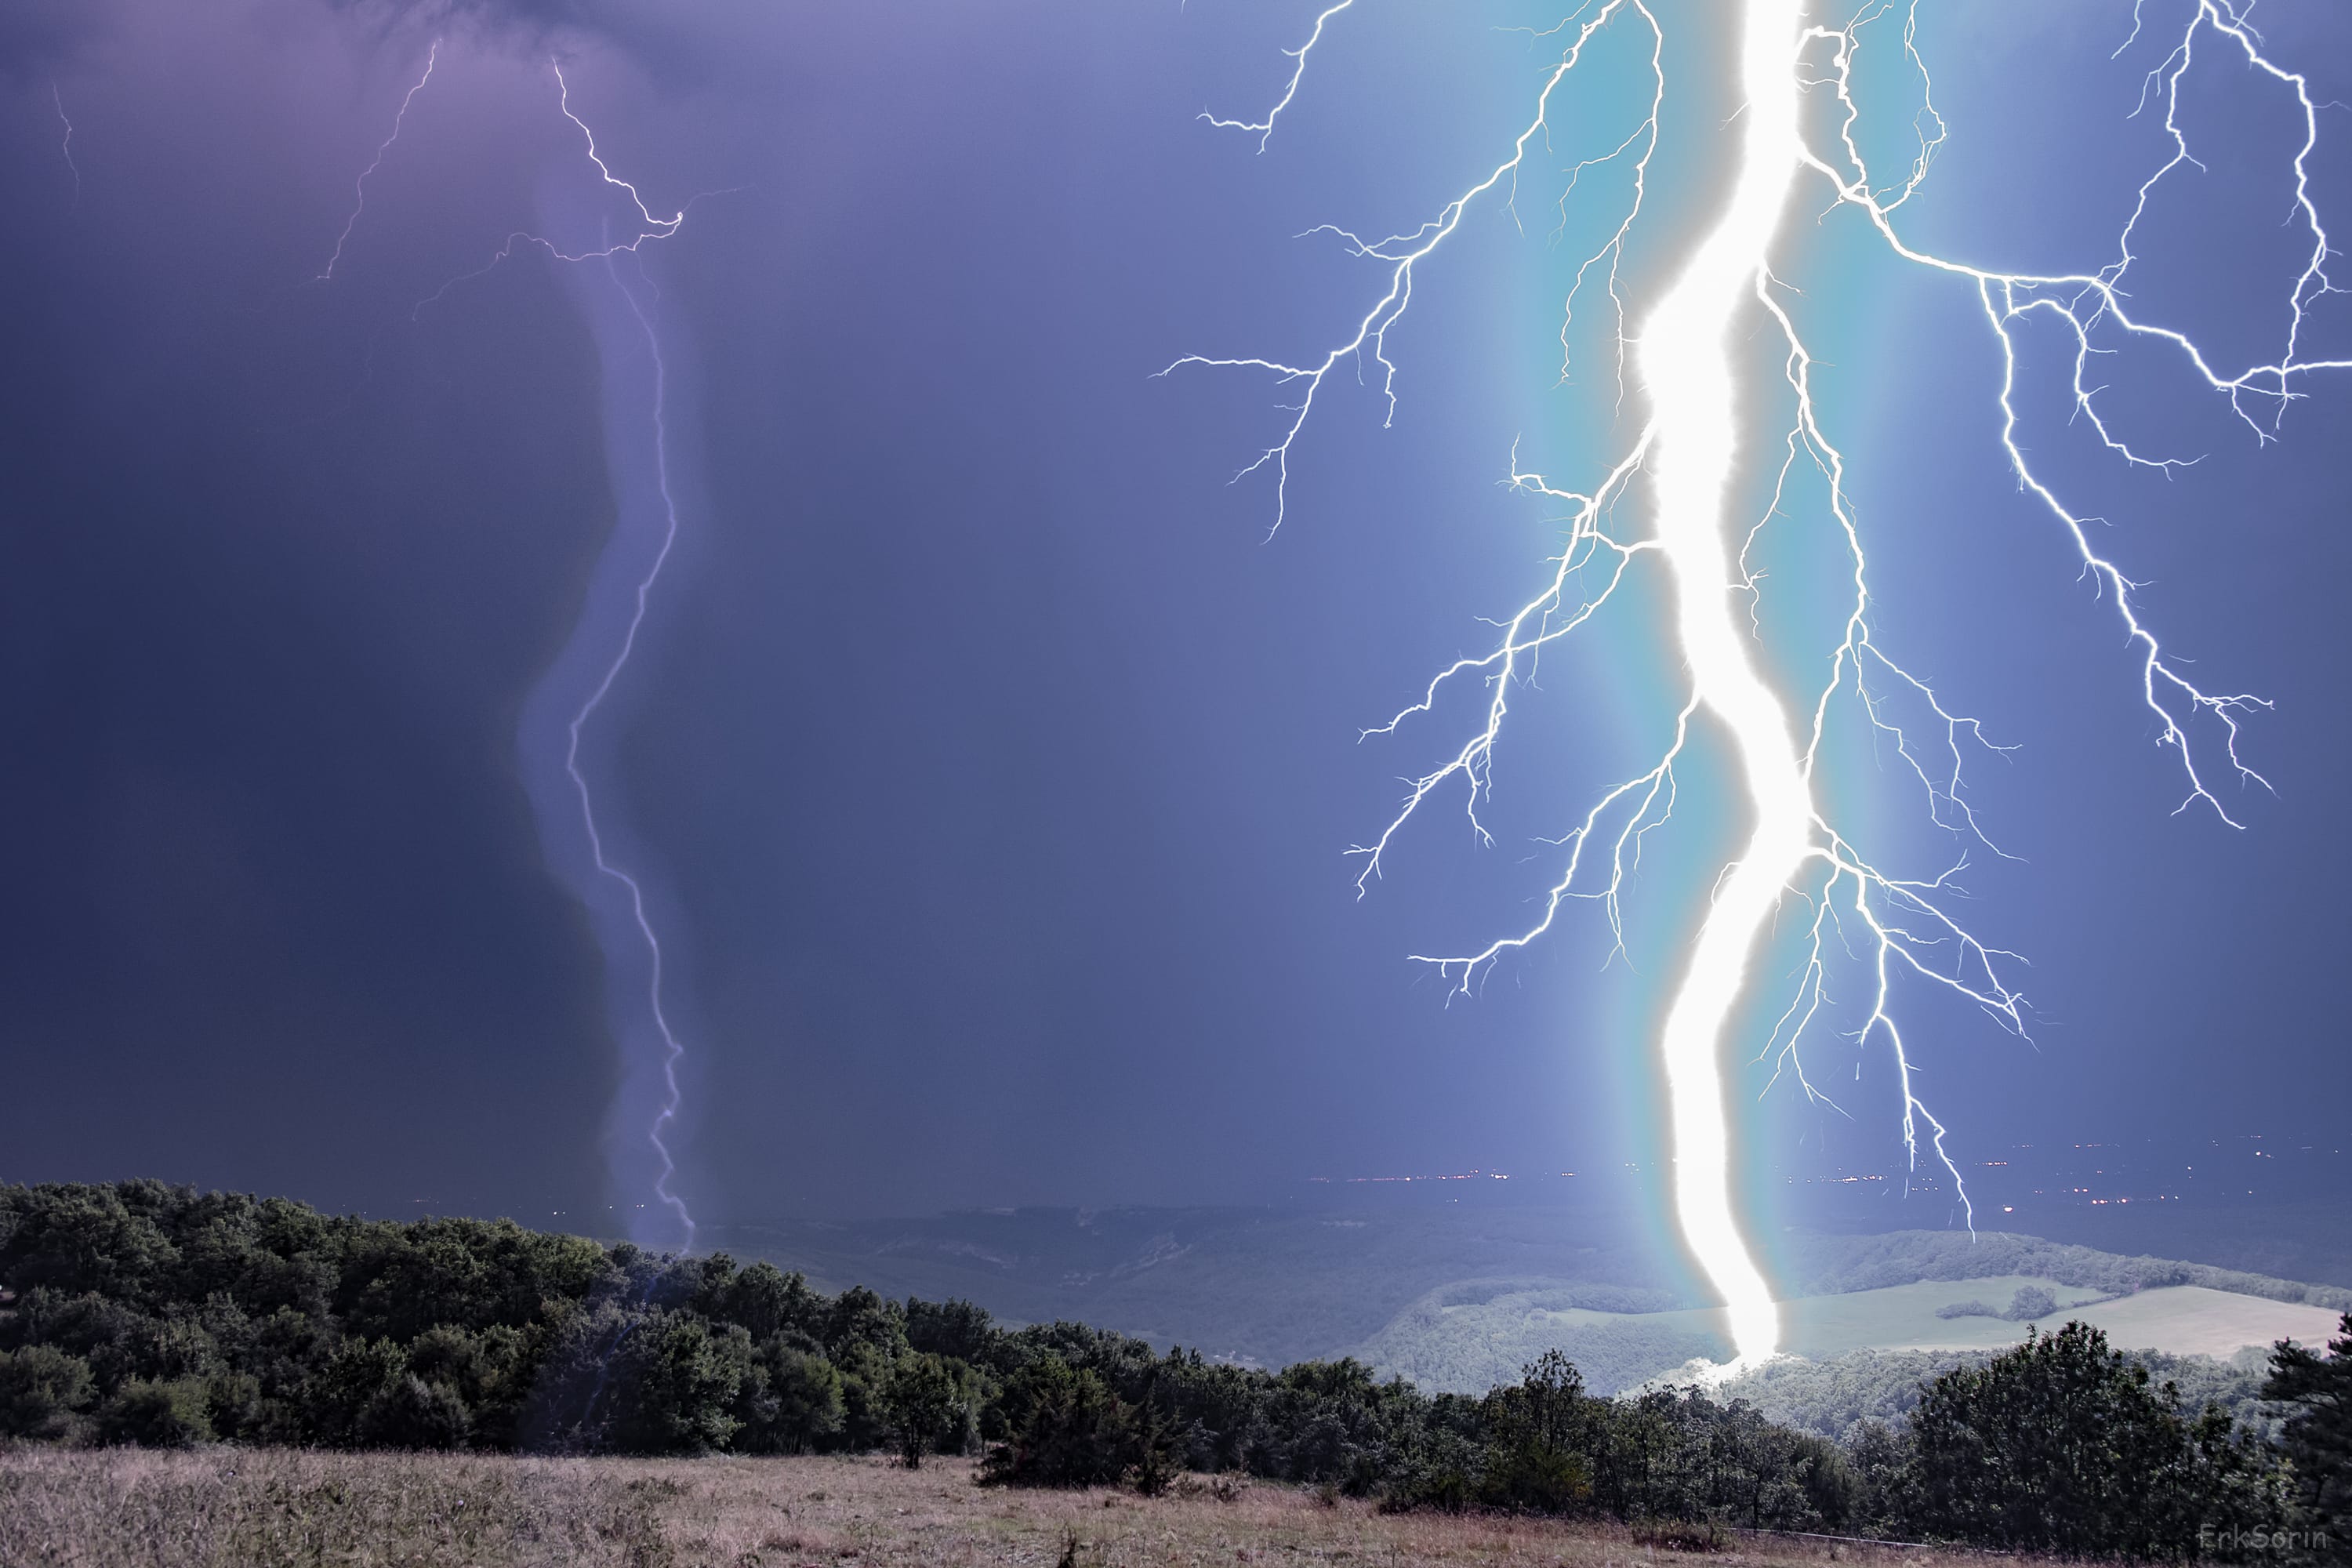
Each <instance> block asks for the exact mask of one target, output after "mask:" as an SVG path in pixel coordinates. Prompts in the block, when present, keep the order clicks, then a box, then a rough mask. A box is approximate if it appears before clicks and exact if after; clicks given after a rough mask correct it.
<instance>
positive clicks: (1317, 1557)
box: [0, 1448, 1971, 1568]
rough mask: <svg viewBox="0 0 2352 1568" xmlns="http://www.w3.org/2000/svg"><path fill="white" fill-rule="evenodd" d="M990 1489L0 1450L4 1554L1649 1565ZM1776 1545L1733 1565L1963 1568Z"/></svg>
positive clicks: (1504, 1533) (763, 1564)
mask: <svg viewBox="0 0 2352 1568" xmlns="http://www.w3.org/2000/svg"><path fill="white" fill-rule="evenodd" d="M1183 1490H1184V1491H1185V1492H1186V1493H1187V1494H1188V1495H1171V1496H1168V1497H1162V1498H1152V1499H1146V1498H1139V1497H1135V1496H1133V1495H1131V1494H1127V1493H1117V1492H1104V1491H1090V1492H1084V1491H1082V1492H1014V1491H1003V1490H995V1489H982V1488H980V1487H978V1486H975V1485H974V1484H973V1481H972V1467H971V1465H970V1464H969V1463H968V1462H965V1461H961V1460H954V1461H950V1460H934V1461H932V1462H931V1463H930V1464H929V1465H928V1466H926V1467H925V1468H923V1469H921V1470H919V1471H909V1470H903V1469H898V1468H892V1467H891V1466H889V1465H888V1464H887V1463H885V1462H883V1461H881V1460H878V1459H848V1458H799V1459H736V1458H711V1459H691V1460H669V1461H660V1460H646V1459H568V1460H567V1459H527V1458H488V1457H436V1456H426V1455H384V1454H373V1455H354V1454H323V1453H297V1452H289V1451H272V1450H255V1449H233V1448H222V1449H215V1450H211V1451H206V1452H198V1453H190V1454H163V1453H153V1452H140V1451H135V1450H123V1449H103V1450H79V1451H73V1450H59V1449H20V1450H16V1451H14V1452H5V1453H0V1563H5V1564H6V1565H7V1568H20V1565H21V1568H34V1565H39V1568H51V1565H55V1568H133V1565H136V1568H312V1565H315V1568H326V1565H329V1564H332V1565H334V1568H493V1565H497V1568H506V1565H515V1568H558V1565H561V1568H788V1565H789V1568H800V1565H804V1564H821V1565H824V1568H835V1565H843V1564H857V1565H862V1568H914V1565H916V1564H922V1565H924V1568H969V1565H977V1564H982V1563H1030V1564H1038V1565H1041V1568H1147V1565H1149V1568H1175V1565H1180V1564H1209V1563H1214V1564H1218V1565H1220V1568H1224V1565H1228V1564H1235V1563H1252V1564H1267V1565H1287V1564H1297V1565H1304V1564H1307V1563H1315V1564H1330V1563H1349V1564H1360V1565H1365V1568H1405V1565H1408V1564H1422V1563H1428V1564H1512V1565H1517V1568H1537V1565H1538V1564H1555V1565H1562V1568H1566V1565H1574V1568H1606V1565H1611V1564H1619V1563H1626V1564H1631V1563H1654V1562H1655V1561H1656V1559H1657V1557H1658V1555H1659V1552H1658V1549H1657V1548H1655V1547H1654V1546H1652V1545H1648V1544H1644V1543H1643V1542H1639V1541H1636V1540H1635V1539H1634V1538H1633V1535H1632V1534H1631V1533H1630V1532H1628V1531H1625V1530H1623V1529H1622V1528H1618V1527H1612V1526H1600V1525H1582V1524H1578V1525H1570V1524H1562V1523H1556V1522H1549V1521H1540V1520H1524V1519H1511V1518H1504V1517H1484V1516H1476V1515H1469V1516H1446V1515H1438V1514H1406V1515H1384V1514H1381V1513H1378V1512H1376V1511H1375V1510H1373V1509H1372V1507H1371V1506H1370V1504H1369V1503H1364V1502H1358V1501H1352V1500H1338V1501H1336V1502H1333V1503H1326V1502H1324V1501H1322V1500H1318V1498H1317V1497H1315V1496H1314V1495H1312V1494H1310V1493H1307V1492H1302V1491H1298V1490H1296V1489H1290V1488H1285V1487H1269V1486H1264V1485H1246V1486H1243V1487H1241V1488H1239V1489H1229V1490H1228V1491H1226V1492H1225V1493H1224V1494H1223V1495H1220V1494H1219V1493H1218V1492H1217V1491H1216V1490H1214V1489H1211V1488H1209V1487H1208V1486H1207V1485H1205V1484H1204V1483H1203V1482H1202V1481H1198V1480H1196V1481H1192V1482H1191V1483H1189V1484H1188V1485H1187V1486H1186V1487H1185V1488H1184V1489H1183ZM1970 1556H1971V1554H1969V1553H1962V1552H1926V1551H1907V1552H1897V1551H1895V1550H1891V1549H1880V1548H1874V1547H1868V1546H1857V1545H1853V1544H1834V1543H1830V1542H1820V1541H1811V1540H1797V1539H1789V1538H1772V1537H1740V1536H1735V1537H1733V1538H1732V1544H1731V1548H1730V1550H1728V1551H1727V1552H1722V1553H1720V1554H1718V1555H1717V1556H1715V1557H1714V1558H1713V1559H1712V1560H1713V1561H1716V1562H1719V1563H1726V1564H1742V1565H1744V1564H1751V1563H1790V1564H1804V1565H1810V1564H1814V1563H1828V1562H1831V1561H1838V1562H1842V1563H1861V1564H1864V1565H1865V1568H1873V1565H1875V1564H1880V1563H1886V1564H1892V1563H1896V1562H1900V1563H1906V1564H1912V1565H1919V1568H1927V1565H1932V1564H1937V1563H1957V1562H1958V1561H1961V1560H1963V1559H1964V1558H1969V1557H1970Z"/></svg>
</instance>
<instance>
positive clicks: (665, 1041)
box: [563, 111, 694, 1252]
mask: <svg viewBox="0 0 2352 1568" xmlns="http://www.w3.org/2000/svg"><path fill="white" fill-rule="evenodd" d="M567 112H568V111H567ZM601 166H602V165H601V164H600V165H599V167H601ZM605 267H606V268H607V269H608V270H609V271H610V272H611V273H612V276H613V284H614V287H615V288H617V289H620V291H621V297H622V298H623V299H625V300H627V301H628V302H629V313H630V314H631V315H633V316H635V318H636V321H637V325H638V327H639V328H640V329H641V330H642V331H644V332H645V334H646V351H647V352H648V353H650V354H651V355H652V356H653V362H654V406H653V426H654V478H655V488H656V490H657V491H658V493H659V494H660V496H661V503H662V538H661V547H660V549H658V550H656V552H654V559H653V563H652V564H651V565H650V566H648V567H646V574H645V575H644V576H643V577H641V578H639V579H638V580H637V587H636V595H635V600H634V602H633V607H632V608H631V610H630V614H629V625H628V629H627V630H626V631H625V633H624V634H623V635H622V637H621V646H620V648H619V649H618V651H616V652H615V653H614V655H613V662H612V663H611V664H609V665H607V666H606V667H605V669H604V679H602V680H600V681H598V682H597V683H596V689H595V690H594V691H593V692H591V693H590V694H589V697H588V700H587V701H585V702H583V703H582V704H581V706H580V710H579V711H578V712H577V713H574V714H573V715H572V722H571V724H570V725H569V726H568V728H567V730H566V734H567V735H568V736H569V742H570V743H569V745H568V747H567V749H566V750H565V752H564V754H563V771H564V773H566V774H567V775H569V776H570V778H571V780H572V788H573V789H574V790H575V791H577V792H578V794H579V796H580V820H581V822H582V824H583V826H586V828H587V829H588V843H589V847H590V848H591V850H592V851H593V854H594V856H595V860H596V870H597V872H598V874H599V875H601V876H604V877H609V878H611V879H613V880H614V881H615V882H617V883H619V884H620V886H621V888H622V889H623V890H624V891H625V892H626V893H627V895H628V900H629V915H630V918H631V919H633V920H634V921H636V926H637V934H638V935H639V936H641V937H643V938H644V939H645V943H646V957H647V959H648V960H649V961H650V963H651V965H652V969H651V973H650V976H649V978H648V979H647V981H646V1006H647V1008H648V1009H649V1010H650V1012H651V1013H652V1016H653V1021H654V1027H655V1028H656V1029H657V1030H658V1031H660V1034H661V1040H662V1085H663V1089H664V1092H665V1095H666V1098H665V1099H664V1100H663V1101H662V1107H661V1110H660V1111H659V1112H658V1113H657V1114H656V1116H655V1117H654V1121H653V1125H652V1126H651V1127H649V1128H647V1129H646V1141H647V1142H650V1143H652V1145H653V1146H654V1152H656V1154H658V1155H660V1156H661V1165H662V1168H661V1174H660V1175H659V1176H657V1177H656V1178H655V1180H654V1195H655V1196H656V1197H658V1198H659V1199H660V1200H661V1201H662V1202H663V1203H664V1204H665V1205H667V1206H668V1207H669V1210H670V1212H671V1213H672V1214H675V1215H677V1220H678V1223H679V1224H680V1225H682V1226H685V1227H686V1245H685V1247H683V1248H681V1250H683V1251H688V1252H691V1251H692V1250H694V1215H691V1214H689V1213H688V1211H687V1206H686V1203H685V1200H684V1199H682V1198H680V1197H679V1196H678V1195H677V1194H676V1193H674V1192H672V1191H670V1180H671V1178H672V1177H674V1176H676V1175H677V1163H676V1162H675V1161H674V1160H673V1159H672V1158H671V1156H670V1149H669V1141H668V1139H667V1137H665V1136H664V1134H665V1133H666V1132H667V1131H668V1130H669V1128H670V1127H671V1126H672V1125H673V1124H674V1123H675V1122H676V1121H677V1112H678V1106H679V1103H680V1100H679V1094H678V1087H677V1064H678V1058H681V1057H683V1056H685V1055H686V1047H683V1046H681V1045H679V1044H678V1040H677V1034H676V1032H674V1031H673V1030H672V1029H671V1028H670V1025H669V1018H668V1016H667V1014H665V1013H664V1012H663V1010H662V947H661V938H660V937H659V936H658V935H656V933H655V931H654V924H653V921H652V920H651V919H649V918H648V917H647V915H646V892H645V889H644V888H642V887H640V886H639V885H638V883H637V879H635V877H632V876H631V875H630V874H629V873H628V872H627V871H626V870H625V869H623V868H620V867H619V866H616V865H614V864H613V862H611V861H610V860H608V859H606V858H604V837H603V835H602V834H600V833H599V832H598V831H597V828H596V806H595V802H594V800H593V797H592V796H591V795H590V794H589V791H588V776H587V774H585V773H582V772H581V771H580V731H581V730H582V729H583V727H585V726H586V724H587V722H588V721H589V719H590V718H591V717H593V715H594V713H595V711H596V710H597V709H598V708H600V707H602V706H604V699H605V697H606V695H607V694H609V693H610V692H611V691H612V689H613V683H614V681H615V680H618V679H620V676H621V671H622V670H623V669H624V668H626V667H627V665H628V662H629V656H630V655H632V654H633V653H635V651H636V647H637V633H638V631H639V629H640V628H642V627H643V626H645V623H646V602H647V600H648V599H650V598H651V597H652V595H653V591H654V584H655V583H656V581H657V580H658V579H659V578H660V576H661V574H662V568H663V566H665V565H666V564H667V563H668V561H669V555H670V550H671V548H672V547H673V546H674V545H676V544H677V497H676V496H674V495H673V494H671V492H670V480H669V428H668V426H667V422H666V415H667V409H668V394H669V367H668V365H667V364H666V363H664V362H663V360H662V352H661V337H660V334H658V333H657V332H656V331H654V323H653V318H652V317H650V316H648V315H646V310H645V307H644V306H643V305H641V304H639V303H638V302H637V296H636V294H635V291H634V290H633V289H630V288H629V286H628V284H627V283H626V282H625V281H623V279H622V278H621V272H620V268H618V267H617V266H616V265H614V258H612V257H610V256H607V257H606V258H605Z"/></svg>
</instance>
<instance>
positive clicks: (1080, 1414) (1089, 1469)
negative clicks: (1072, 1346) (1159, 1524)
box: [981, 1352, 1136, 1487]
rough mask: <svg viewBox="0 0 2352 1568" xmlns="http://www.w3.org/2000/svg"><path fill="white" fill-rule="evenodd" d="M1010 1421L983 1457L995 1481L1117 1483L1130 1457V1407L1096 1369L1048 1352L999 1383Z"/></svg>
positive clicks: (984, 1469)
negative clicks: (1080, 1366) (1002, 1390)
mask: <svg viewBox="0 0 2352 1568" xmlns="http://www.w3.org/2000/svg"><path fill="white" fill-rule="evenodd" d="M1003 1400H1004V1409H1005V1417H1006V1424H1007V1427H1008V1431H1007V1434H1006V1436H1005V1437H1004V1440H1003V1441H1002V1442H1000V1443H998V1444H996V1445H994V1446H993V1447H991V1448H990V1449H989V1450H988V1453H987V1456H986V1458H984V1459H983V1460H982V1464H981V1479H982V1480H984V1481H987V1482H989V1483H990V1484H992V1485H998V1486H1007V1485H1009V1486H1033V1487H1098V1486H1114V1485H1116V1484H1118V1480H1119V1478H1121V1477H1122V1476H1124V1475H1125V1474H1126V1473H1127V1470H1128V1467H1129V1465H1131V1464H1132V1463H1134V1460H1135V1436H1136V1434H1135V1414H1134V1412H1133V1410H1132V1409H1130V1408H1129V1406H1128V1405H1127V1404H1126V1403H1125V1402H1124V1401H1122V1400H1121V1399H1120V1398H1119V1397H1118V1395H1117V1394H1113V1393H1112V1392H1111V1390H1110V1387H1109V1385H1108V1384H1106V1383H1104V1381H1103V1380H1102V1378H1101V1377H1100V1376H1099V1375H1097V1373H1095V1372H1093V1371H1092V1370H1090V1369H1086V1368H1074V1367H1072V1366H1071V1365H1070V1364H1069V1363H1067V1362H1066V1361H1064V1360H1063V1359H1062V1358H1061V1357H1060V1356H1058V1355H1055V1354H1052V1353H1050V1352H1049V1353H1047V1354H1045V1355H1043V1356H1040V1357H1038V1358H1037V1359H1036V1360H1035V1361H1033V1362H1031V1363H1028V1364H1027V1365H1026V1366H1024V1367H1023V1368H1022V1369H1021V1370H1020V1371H1018V1372H1016V1373H1013V1377H1012V1378H1011V1380H1010V1381H1008V1382H1007V1383H1006V1384H1005V1388H1004V1395H1003Z"/></svg>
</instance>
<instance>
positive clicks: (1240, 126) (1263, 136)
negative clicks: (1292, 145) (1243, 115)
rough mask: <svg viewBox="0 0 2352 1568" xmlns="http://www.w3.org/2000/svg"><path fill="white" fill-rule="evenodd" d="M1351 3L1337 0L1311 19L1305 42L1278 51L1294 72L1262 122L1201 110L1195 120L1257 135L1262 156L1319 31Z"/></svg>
mask: <svg viewBox="0 0 2352 1568" xmlns="http://www.w3.org/2000/svg"><path fill="white" fill-rule="evenodd" d="M1355 3H1356V0H1339V4H1338V5H1333V6H1330V7H1328V8H1327V9H1326V10H1325V11H1324V12H1323V14H1322V15H1321V16H1318V17H1316V18H1315V30H1314V31H1313V32H1311V33H1309V34H1307V41H1306V42H1305V43H1303V44H1301V45H1299V46H1298V47H1297V48H1295V49H1285V50H1283V51H1282V52H1283V53H1284V54H1286V55H1287V56H1289V57H1290V58H1292V59H1294V60H1296V61H1297V62H1298V65H1297V69H1295V70H1293V71H1292V72H1291V73H1290V83H1289V85H1288V86H1286V87H1285V88H1284V89H1282V97H1281V98H1280V99H1278V100H1276V102H1275V106H1274V107H1273V108H1272V109H1269V110H1266V111H1265V119H1264V120H1262V121H1254V120H1220V119H1218V118H1217V117H1216V116H1215V115H1213V114H1212V113H1210V112H1209V111H1208V110H1205V109H1204V110H1201V113H1200V115H1199V118H1200V119H1202V120H1205V121H1208V122H1209V123H1210V124H1212V125H1214V126H1218V127H1221V128H1222V129H1223V130H1227V131H1255V132H1257V133H1258V138H1257V150H1258V151H1259V152H1260V153H1264V152H1265V144H1266V143H1267V142H1271V141H1273V140H1274V122H1275V121H1277V120H1279V119H1281V118H1282V111H1283V110H1286V109H1288V108H1289V107H1290V100H1292V99H1294V98H1297V96H1298V83H1299V81H1300V79H1303V78H1304V77H1305V76H1306V75H1307V56H1308V55H1310V54H1312V53H1314V51H1315V46H1316V45H1317V44H1318V43H1320V42H1322V40H1323V29H1324V27H1325V26H1326V25H1328V23H1329V22H1330V20H1331V18H1332V17H1334V16H1338V15H1339V13H1340V12H1342V11H1345V10H1346V9H1348V7H1349V6H1350V5H1354V4H1355Z"/></svg>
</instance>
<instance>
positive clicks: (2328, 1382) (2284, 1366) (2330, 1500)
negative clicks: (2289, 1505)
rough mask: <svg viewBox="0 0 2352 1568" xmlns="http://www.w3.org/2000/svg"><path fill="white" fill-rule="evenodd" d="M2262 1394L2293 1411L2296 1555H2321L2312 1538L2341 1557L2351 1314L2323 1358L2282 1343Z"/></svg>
mask: <svg viewBox="0 0 2352 1568" xmlns="http://www.w3.org/2000/svg"><path fill="white" fill-rule="evenodd" d="M2263 1397H2264V1398H2265V1399H2272V1400H2276V1401H2278V1402H2279V1403H2280V1404H2281V1405H2284V1406H2285V1407H2286V1410H2287V1412H2288V1414H2287V1416H2286V1421H2285V1424H2284V1426H2283V1427H2282V1429H2281V1432H2280V1445H2281V1447H2282V1448H2283V1449H2284V1453H2285V1456H2286V1460H2287V1463H2288V1465H2289V1467H2290V1473H2291V1479H2290V1481H2289V1494H2288V1495H2289V1496H2290V1498H2291V1499H2292V1500H2293V1503H2294V1520H2293V1524H2294V1531H2296V1532H2298V1533H2299V1534H2300V1536H2301V1537H2302V1539H2301V1540H2300V1541H2299V1542H2296V1543H2295V1545H2294V1548H2293V1549H2294V1550H2298V1551H2302V1552H2305V1554H2306V1555H2310V1556H2319V1555H2322V1554H2324V1552H2326V1550H2327V1548H2326V1547H2324V1546H2321V1545H2319V1544H2318V1543H2317V1542H2316V1541H2315V1540H2314V1537H2315V1536H2316V1537H2322V1538H2325V1539H2326V1541H2328V1542H2334V1543H2335V1548H2334V1549H2335V1550H2336V1551H2337V1552H2343V1551H2345V1550H2346V1549H2347V1547H2352V1312H2347V1313H2346V1314H2345V1315H2344V1318H2343V1320H2342V1321H2341V1323H2340V1324H2339V1326H2338V1332H2337V1335H2336V1338H2335V1339H2332V1340H2330V1341H2329V1342H2328V1344H2327V1353H2326V1355H2325V1356H2320V1355H2315V1354H2314V1353H2313V1352H2310V1351H2309V1350H2307V1349H2305V1347H2303V1346H2301V1345H2298V1344H2296V1343H2294V1342H2293V1341H2287V1342H2282V1343H2281V1344H2280V1345H2279V1346H2278V1348H2277V1349H2276V1350H2274V1351H2273V1352H2272V1354H2271V1375H2270V1379H2269V1381H2268V1382H2266V1383H2265V1384H2263ZM2233 1522H2236V1521H2233ZM2243 1522H2244V1523H2245V1524H2246V1525H2247V1526H2249V1527H2254V1526H2259V1525H2260V1524H2261V1523H2262V1522H2263V1521H2259V1520H2247V1521H2243Z"/></svg>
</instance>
